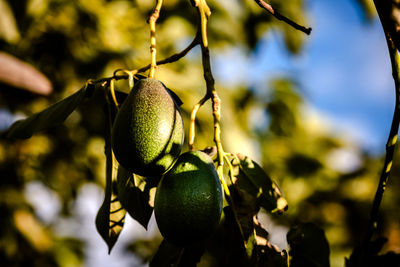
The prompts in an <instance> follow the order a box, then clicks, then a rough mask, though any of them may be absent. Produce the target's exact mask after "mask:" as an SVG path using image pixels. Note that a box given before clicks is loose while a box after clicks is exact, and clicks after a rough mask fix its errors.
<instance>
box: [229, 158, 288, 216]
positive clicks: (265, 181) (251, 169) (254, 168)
mask: <svg viewBox="0 0 400 267" xmlns="http://www.w3.org/2000/svg"><path fill="white" fill-rule="evenodd" d="M237 159H238V160H239V162H237V160H233V162H232V164H233V165H234V166H236V167H237V166H239V170H238V172H237V173H236V174H235V175H237V186H238V187H239V188H240V189H242V190H244V191H246V192H247V193H249V194H250V195H252V196H254V197H256V198H257V201H258V204H259V205H260V206H261V207H263V208H264V209H266V210H267V211H269V212H271V213H275V212H278V213H282V212H284V211H285V210H287V207H288V205H287V201H286V199H285V198H283V197H282V193H281V192H280V190H279V187H278V186H277V184H276V183H275V182H274V181H273V180H272V179H271V178H270V177H269V176H268V174H266V173H265V171H264V170H263V169H262V168H261V167H260V165H258V164H257V163H256V162H254V161H252V160H251V159H250V158H249V157H247V156H244V155H242V154H238V155H237Z"/></svg>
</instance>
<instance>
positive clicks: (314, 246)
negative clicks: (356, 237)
mask: <svg viewBox="0 0 400 267" xmlns="http://www.w3.org/2000/svg"><path fill="white" fill-rule="evenodd" d="M286 239H287V241H288V243H289V245H290V248H291V250H290V254H291V256H292V259H291V266H292V265H293V266H310V267H329V266H330V263H329V253H330V249H329V243H328V240H327V239H326V237H325V232H324V230H322V229H321V228H320V227H318V226H317V225H315V224H313V223H304V224H300V225H298V226H297V227H295V228H292V229H290V231H289V232H288V233H287V236H286Z"/></svg>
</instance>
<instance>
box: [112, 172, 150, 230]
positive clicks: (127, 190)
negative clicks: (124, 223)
mask: <svg viewBox="0 0 400 267" xmlns="http://www.w3.org/2000/svg"><path fill="white" fill-rule="evenodd" d="M117 188H118V199H119V200H120V202H121V204H122V206H123V207H124V208H125V210H126V211H127V212H128V213H129V215H130V216H131V217H132V218H133V219H135V220H136V221H138V222H139V223H140V224H141V225H143V227H144V228H146V229H147V224H148V223H149V220H150V217H151V214H152V212H153V208H152V207H151V206H150V204H149V201H150V186H149V185H147V184H146V182H145V181H144V180H143V179H141V178H140V177H139V176H136V175H133V174H132V173H130V172H129V171H127V170H126V169H125V168H123V167H122V166H119V169H118V175H117Z"/></svg>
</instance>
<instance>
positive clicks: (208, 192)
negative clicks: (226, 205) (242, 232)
mask: <svg viewBox="0 0 400 267" xmlns="http://www.w3.org/2000/svg"><path fill="white" fill-rule="evenodd" d="M221 213H222V189H221V184H220V181H219V178H218V174H217V170H216V168H215V166H214V163H213V161H212V159H211V158H210V157H209V156H208V155H207V154H206V153H204V152H201V151H190V152H186V153H183V154H182V155H180V156H179V158H178V160H177V162H176V163H175V165H174V166H173V167H172V169H171V170H170V171H168V172H167V173H166V174H165V175H164V176H163V178H162V179H161V181H160V183H159V184H158V186H157V191H156V196H155V200H154V214H155V218H156V221H157V225H158V228H159V229H160V232H161V234H162V235H163V236H164V238H165V239H166V240H167V241H169V242H170V243H172V244H175V245H177V246H186V245H190V244H191V243H194V242H197V241H199V240H203V239H204V238H206V237H207V236H209V235H210V234H212V233H213V232H214V230H215V229H216V228H217V226H218V224H219V221H220V217H221Z"/></svg>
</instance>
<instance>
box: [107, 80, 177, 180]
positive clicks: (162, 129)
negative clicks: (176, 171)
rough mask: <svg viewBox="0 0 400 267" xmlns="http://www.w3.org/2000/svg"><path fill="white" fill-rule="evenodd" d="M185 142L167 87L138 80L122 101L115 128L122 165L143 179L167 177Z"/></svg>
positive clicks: (116, 149) (114, 140)
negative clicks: (166, 174) (165, 175)
mask: <svg viewBox="0 0 400 267" xmlns="http://www.w3.org/2000/svg"><path fill="white" fill-rule="evenodd" d="M183 139H184V128H183V121H182V117H181V113H180V110H179V107H178V106H177V104H176V103H175V102H174V100H173V98H172V97H171V95H170V93H169V92H168V91H167V88H166V87H165V86H164V84H163V83H162V82H160V81H158V80H156V79H151V78H145V79H141V80H139V81H138V82H137V83H136V84H135V86H134V87H133V89H132V91H131V92H130V93H129V95H128V96H127V98H126V99H125V101H124V102H123V104H122V106H121V108H120V110H119V111H118V113H117V116H116V118H115V121H114V124H113V128H112V140H111V145H112V149H113V152H114V154H115V157H116V159H117V161H118V162H119V164H121V165H122V167H124V168H125V169H127V170H129V171H131V172H133V173H135V174H138V175H140V176H143V177H158V176H161V175H162V174H164V173H165V172H166V171H167V170H168V169H169V168H170V167H171V166H172V165H173V163H174V162H175V161H176V159H177V158H178V156H179V154H180V152H181V149H182V145H183Z"/></svg>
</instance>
